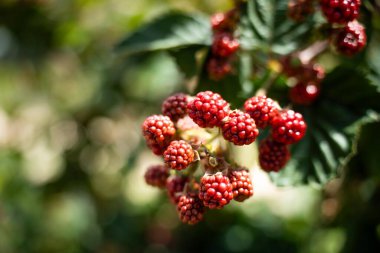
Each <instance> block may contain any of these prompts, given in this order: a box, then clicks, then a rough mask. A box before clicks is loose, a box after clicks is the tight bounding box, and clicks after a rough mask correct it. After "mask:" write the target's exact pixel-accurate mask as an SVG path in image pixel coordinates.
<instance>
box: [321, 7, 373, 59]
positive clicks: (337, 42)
mask: <svg viewBox="0 0 380 253" xmlns="http://www.w3.org/2000/svg"><path fill="white" fill-rule="evenodd" d="M319 3H320V6H321V10H322V12H323V14H324V16H325V17H326V19H327V21H328V22H329V23H330V24H332V25H334V26H335V27H336V28H334V29H333V30H334V32H332V34H331V35H332V36H331V43H332V44H333V46H334V47H335V49H336V51H338V52H339V53H341V54H344V55H347V56H352V55H354V54H356V53H358V52H360V51H361V50H362V49H363V48H364V46H365V45H366V43H367V35H366V33H365V28H364V26H363V25H361V24H360V23H359V22H358V21H357V20H356V19H357V18H358V16H359V10H360V5H361V0H320V1H319Z"/></svg>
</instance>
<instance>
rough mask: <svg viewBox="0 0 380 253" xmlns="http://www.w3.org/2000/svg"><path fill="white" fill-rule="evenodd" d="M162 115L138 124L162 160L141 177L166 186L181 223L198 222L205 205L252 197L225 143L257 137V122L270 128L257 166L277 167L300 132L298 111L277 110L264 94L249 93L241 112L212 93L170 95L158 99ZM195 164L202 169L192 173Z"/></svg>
mask: <svg viewBox="0 0 380 253" xmlns="http://www.w3.org/2000/svg"><path fill="white" fill-rule="evenodd" d="M162 113H163V114H164V115H153V116H150V117H148V118H147V119H146V120H145V121H144V122H143V124H142V132H143V135H144V136H145V139H146V142H147V145H148V147H150V148H151V149H152V151H153V153H155V154H157V155H161V156H162V158H163V161H164V162H165V163H164V164H162V165H154V166H151V167H149V168H148V170H147V171H146V173H145V181H146V183H147V184H149V185H151V186H155V187H158V188H162V189H166V191H167V194H168V196H169V199H170V201H171V202H172V203H173V204H174V205H176V206H177V211H178V215H179V218H180V220H181V221H182V222H183V223H186V224H196V223H198V222H199V221H201V220H202V219H203V214H204V213H205V212H206V211H207V210H208V209H221V208H223V207H224V206H226V205H228V204H229V203H230V202H231V201H233V200H235V201H237V202H242V201H245V200H246V199H248V198H250V197H251V196H253V184H252V181H251V178H250V172H249V171H248V170H247V169H244V168H242V167H241V166H239V165H238V164H236V163H235V162H234V161H231V158H230V157H228V148H227V147H228V145H226V142H231V143H233V144H234V145H238V146H240V145H249V144H251V143H253V142H254V141H255V140H256V138H257V137H258V135H259V130H258V126H259V127H260V128H265V127H268V126H270V127H271V128H272V130H271V134H270V137H268V138H267V140H266V141H264V142H262V143H261V144H260V146H259V151H260V152H259V161H260V165H261V167H262V169H263V170H265V171H279V170H280V169H281V168H282V167H283V166H285V164H286V162H287V161H288V159H289V157H290V153H289V151H288V145H290V144H293V143H295V142H298V141H299V140H300V139H301V138H302V137H303V136H304V134H305V131H306V124H305V122H304V120H303V118H302V115H301V114H299V113H296V112H294V111H291V110H286V109H284V110H283V109H281V107H280V106H279V105H278V104H277V103H276V102H275V101H273V100H272V99H270V98H267V97H266V96H257V97H251V98H249V99H247V101H246V102H245V104H244V108H243V110H239V109H235V110H231V108H230V105H229V103H228V102H227V101H226V100H224V99H223V98H222V96H221V95H219V94H218V93H214V92H212V91H203V92H199V93H198V94H196V95H195V96H194V97H191V96H187V95H186V94H175V95H173V96H170V97H169V98H167V99H166V100H165V101H164V102H163V104H162ZM212 128H219V131H214V130H213V129H212ZM190 133H191V134H190ZM205 136H206V137H205ZM153 145H156V146H157V147H159V152H158V151H157V150H156V149H153V148H152V146H153ZM227 157H228V159H227ZM199 168H202V171H203V173H197V170H198V169H199Z"/></svg>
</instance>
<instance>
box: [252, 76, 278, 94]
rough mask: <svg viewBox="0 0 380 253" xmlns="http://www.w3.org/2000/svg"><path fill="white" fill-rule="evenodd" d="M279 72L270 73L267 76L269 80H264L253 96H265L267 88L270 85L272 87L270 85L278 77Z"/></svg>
mask: <svg viewBox="0 0 380 253" xmlns="http://www.w3.org/2000/svg"><path fill="white" fill-rule="evenodd" d="M278 76H279V74H278V73H276V74H271V76H270V77H269V80H268V81H266V82H265V84H264V85H263V86H262V87H261V88H260V89H258V90H257V91H256V94H255V96H265V95H266V94H267V92H268V90H269V89H270V87H272V85H273V84H274V83H275V81H276V79H277V78H278Z"/></svg>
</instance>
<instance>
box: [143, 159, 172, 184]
mask: <svg viewBox="0 0 380 253" xmlns="http://www.w3.org/2000/svg"><path fill="white" fill-rule="evenodd" d="M144 177H145V182H146V183H147V184H149V185H151V186H155V187H159V188H165V186H166V180H167V179H168V177H169V168H168V167H167V166H166V165H161V164H159V165H152V166H150V167H149V168H148V170H147V171H146V172H145V175H144Z"/></svg>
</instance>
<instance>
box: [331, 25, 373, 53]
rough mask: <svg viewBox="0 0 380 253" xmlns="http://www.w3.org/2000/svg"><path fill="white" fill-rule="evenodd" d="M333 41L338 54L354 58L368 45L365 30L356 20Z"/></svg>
mask: <svg viewBox="0 0 380 253" xmlns="http://www.w3.org/2000/svg"><path fill="white" fill-rule="evenodd" d="M333 41H334V44H335V48H336V50H337V51H338V52H340V53H342V54H344V55H348V56H352V55H354V54H356V53H358V52H360V51H361V50H362V49H363V48H364V46H365V45H366V43H367V35H366V33H365V28H364V26H362V25H361V24H360V23H359V22H358V21H356V20H354V21H352V22H349V23H348V24H347V25H346V26H345V27H344V28H342V29H341V30H340V31H339V32H338V34H337V35H336V37H335V40H333Z"/></svg>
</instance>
